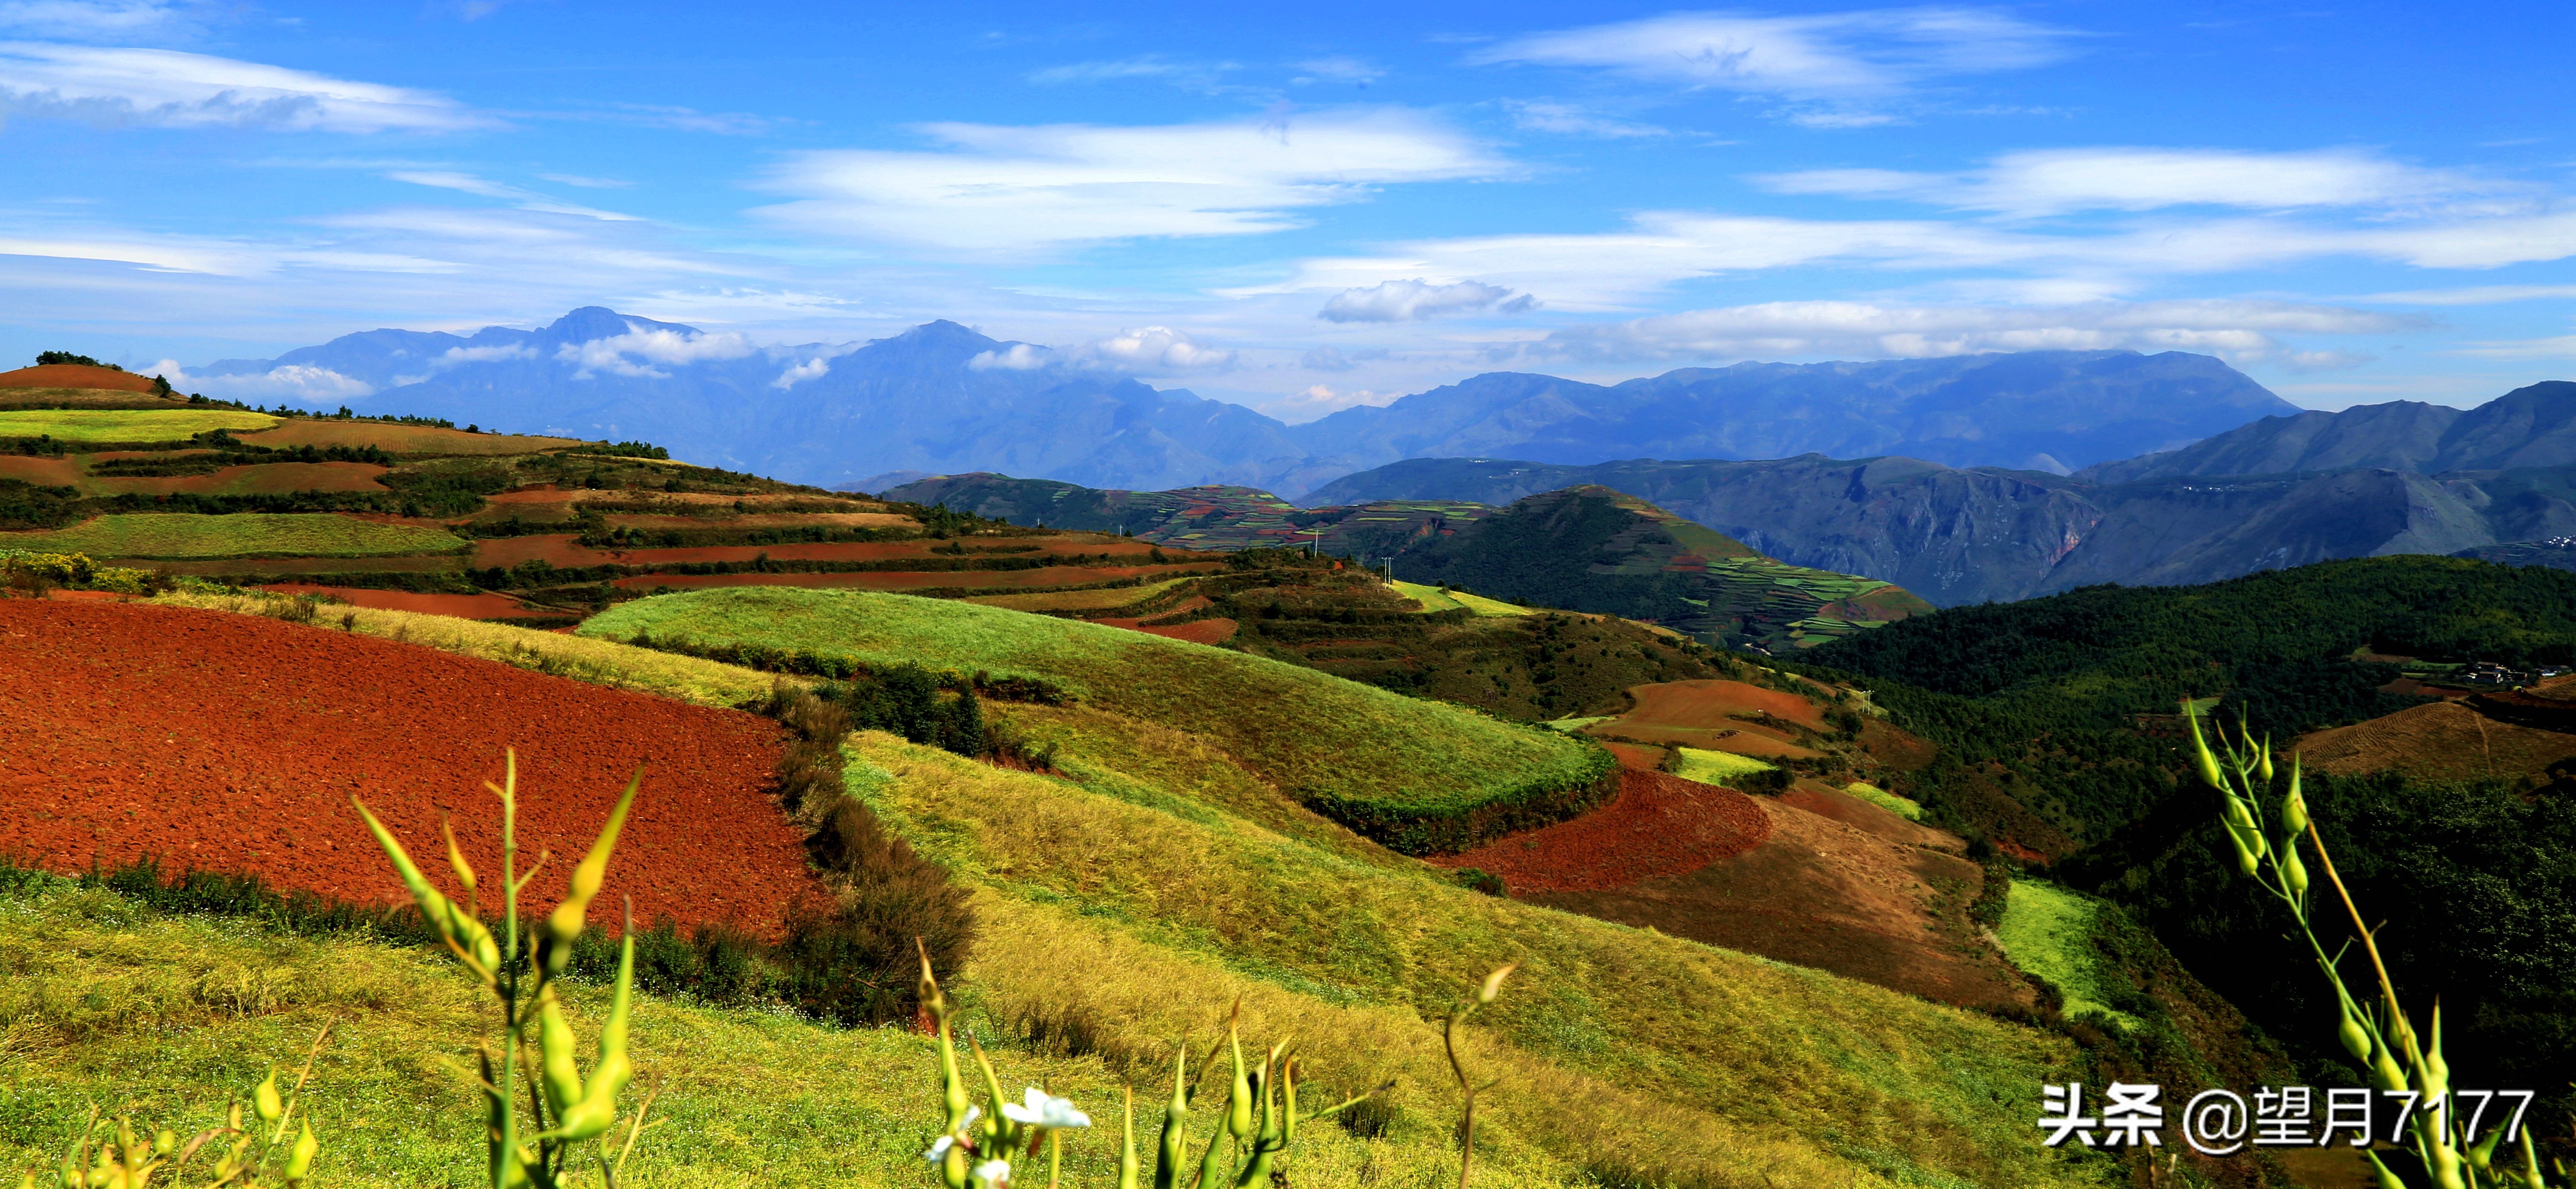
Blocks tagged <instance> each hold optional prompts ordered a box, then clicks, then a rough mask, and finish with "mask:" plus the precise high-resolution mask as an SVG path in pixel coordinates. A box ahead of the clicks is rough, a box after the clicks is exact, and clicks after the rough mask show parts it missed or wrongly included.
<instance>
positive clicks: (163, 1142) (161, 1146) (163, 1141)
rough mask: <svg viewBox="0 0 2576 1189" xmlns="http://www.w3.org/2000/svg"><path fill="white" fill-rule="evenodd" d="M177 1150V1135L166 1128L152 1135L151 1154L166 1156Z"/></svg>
mask: <svg viewBox="0 0 2576 1189" xmlns="http://www.w3.org/2000/svg"><path fill="white" fill-rule="evenodd" d="M178 1148H179V1133H178V1132H176V1131H172V1130H170V1129H169V1128H167V1127H164V1128H162V1129H161V1130H159V1131H156V1132H153V1133H152V1154H153V1155H155V1156H167V1155H169V1154H170V1153H172V1152H175V1151H177V1150H178Z"/></svg>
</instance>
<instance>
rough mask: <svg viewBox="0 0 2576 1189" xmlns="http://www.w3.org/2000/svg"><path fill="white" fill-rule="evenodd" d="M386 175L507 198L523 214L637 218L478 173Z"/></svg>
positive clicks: (402, 172) (446, 171)
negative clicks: (532, 212)
mask: <svg viewBox="0 0 2576 1189" xmlns="http://www.w3.org/2000/svg"><path fill="white" fill-rule="evenodd" d="M385 176H386V177H389V178H392V179H393V180H395V181H397V182H409V183H411V184H412V185H415V186H429V187H433V188H435V189H440V190H455V191H458V192H460V193H465V194H479V195H481V196H483V197H485V198H500V199H505V200H507V201H509V202H510V203H512V204H514V205H516V206H517V207H518V208H519V209H520V210H523V211H542V212H544V213H547V214H554V215H579V216H581V217H583V218H586V219H608V220H611V221H616V222H626V221H631V220H633V219H634V218H635V216H633V215H621V214H618V213H617V212H615V211H603V210H599V209H597V208H595V207H587V206H576V205H574V204H572V203H568V202H558V201H556V200H554V199H552V198H548V197H546V196H545V195H543V194H538V193H534V192H532V191H528V190H522V189H520V188H518V187H517V186H510V185H504V184H502V183H500V182H495V181H491V180H489V179H487V178H483V177H479V176H477V175H474V174H470V173H462V172H459V171H456V170H451V169H397V170H394V171H392V172H390V173H387V174H386V175H385Z"/></svg>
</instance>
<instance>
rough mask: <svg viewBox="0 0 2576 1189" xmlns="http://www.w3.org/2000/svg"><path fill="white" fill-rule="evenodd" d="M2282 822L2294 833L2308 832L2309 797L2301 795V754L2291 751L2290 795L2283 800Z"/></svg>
mask: <svg viewBox="0 0 2576 1189" xmlns="http://www.w3.org/2000/svg"><path fill="white" fill-rule="evenodd" d="M2281 824H2282V825H2284V826H2287V827H2289V829H2290V832H2291V833H2293V834H2305V833H2307V832H2308V799H2307V798H2306V797H2302V796H2300V795H2299V755H2298V753H2297V752H2292V753H2290V795H2289V796H2287V797H2285V798H2283V799H2282V801H2281Z"/></svg>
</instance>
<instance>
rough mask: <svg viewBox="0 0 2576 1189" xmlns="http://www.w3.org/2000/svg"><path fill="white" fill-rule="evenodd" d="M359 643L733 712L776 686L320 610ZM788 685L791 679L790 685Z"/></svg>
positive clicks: (609, 648) (389, 617)
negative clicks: (394, 645)
mask: <svg viewBox="0 0 2576 1189" xmlns="http://www.w3.org/2000/svg"><path fill="white" fill-rule="evenodd" d="M153 601H154V602H157V603H160V604H162V605H164V606H172V607H194V608H198V609H200V610H206V611H229V612H234V613H238V614H244V615H257V614H262V613H263V612H265V611H267V610H272V609H275V608H276V607H278V606H279V605H280V604H281V603H282V602H284V600H282V599H279V598H277V597H275V596H262V595H197V594H184V593H174V594H165V595H162V596H160V597H159V598H157V599H154V600H153ZM344 619H345V620H347V621H348V623H349V625H350V626H349V628H348V630H350V631H354V632H357V633H358V634H360V635H364V636H380V637H383V638H385V639H388V640H398V641H401V642H403V643H406V644H418V645H420V646H422V647H424V648H435V649H437V650H439V651H441V652H452V653H455V654H457V655H459V656H471V657H480V658H482V659H484V660H492V661H499V662H501V663H503V664H507V665H516V666H518V667H519V668H522V669H534V670H536V671H538V672H541V673H551V674H553V675H555V676H558V677H568V678H571V679H573V680H575V681H586V682H589V683H590V684H593V685H605V686H610V687H613V688H616V689H629V690H634V691H636V692H638V693H646V694H653V695H655V696H657V697H664V698H672V699H675V700H678V701H682V702H690V703H695V704H697V705H700V706H725V707H738V706H742V705H744V704H746V703H750V702H756V701H759V700H760V699H762V698H765V697H767V696H769V691H770V690H771V689H772V688H773V687H774V686H775V685H776V683H777V682H778V681H780V680H781V679H780V678H778V677H775V676H773V675H771V674H768V673H759V672H754V671H753V670H750V669H744V668H738V667H736V666H733V665H726V664H718V663H717V662H715V661H707V660H699V659H697V658H696V657H686V656H674V655H672V654H670V653H667V652H655V651H653V650H651V649H648V648H636V647H633V646H631V645H626V644H619V643H616V642H614V641H609V640H586V639H583V638H581V637H579V636H565V635H558V634H556V633H554V632H545V631H538V630H536V629H534V628H520V627H511V626H508V625H506V624H498V623H482V622H479V621H476V620H471V619H454V618H450V617H448V616H445V615H423V614H419V613H416V612H411V611H378V610H375V609H372V608H367V607H326V608H323V610H322V613H321V617H320V621H321V622H323V623H325V624H327V625H329V626H330V627H332V628H338V627H339V625H340V623H341V621H342V620H344ZM789 680H793V679H789Z"/></svg>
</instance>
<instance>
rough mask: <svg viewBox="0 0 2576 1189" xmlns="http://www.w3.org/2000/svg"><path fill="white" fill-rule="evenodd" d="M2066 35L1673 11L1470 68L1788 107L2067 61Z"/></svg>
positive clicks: (2010, 23) (1568, 34)
mask: <svg viewBox="0 0 2576 1189" xmlns="http://www.w3.org/2000/svg"><path fill="white" fill-rule="evenodd" d="M2070 36H2071V35H2070V34H2069V33H2067V32H2066V31H2064V30H2059V29H2053V28H2049V27H2047V26H2043V25H2037V24H2033V23H2031V22H2028V21H2025V20H2022V19H2021V18H2019V17H2016V16H2013V15H2011V14H2009V13H2006V12H2004V11H2001V10H1998V9H1982V8H1895V9H1879V10H1875V11H1868V12H1847V13H1827V14H1819V15H1815V16H1789V17H1770V16H1749V15H1744V14H1740V13H1714V12H1712V13H1673V14H1670V15H1666V16H1657V17H1647V18H1645V19H1642V20H1634V21H1621V22H1617V23H1615V24H1607V25H1591V26H1587V27H1584V28H1579V29H1566V30H1561V31H1558V32H1552V33H1540V34H1535V35H1532V36H1528V37H1521V38H1515V39H1513V40H1510V41H1506V42H1503V43H1501V44H1499V45H1494V46H1488V47H1485V48H1482V49H1478V50H1476V51H1473V52H1471V53H1470V54H1468V55H1467V61H1469V62H1470V63H1474V64H1483V65H1496V64H1508V65H1534V66H1570V67H1590V68H1597V69H1604V70H1612V71H1617V72H1619V73H1622V74H1627V75H1631V76H1634V77H1638V78H1642V79H1648V80H1652V81H1656V82H1664V83H1676V84H1680V85H1682V86H1686V87H1713V88H1719V89H1724V90H1731V91H1742V92H1747V93H1752V94H1761V95H1773V96H1781V97H1791V98H1818V97H1860V96H1884V95H1891V94H1895V93H1897V92H1901V91H1903V90H1906V89H1907V88H1909V87H1910V86H1912V85H1913V84H1915V83H1918V82H1921V81H1923V80H1926V79H1931V78H1937V77H1941V76H1945V75H1957V74H1972V73H1982V72H1988V71H1998V70H2013V69H2020V68H2024V67H2030V66H2039V65H2044V64H2046V63H2049V62H2054V61H2057V60H2059V59H2061V58H2064V57H2066V56H2067V54H2068V53H2069V52H2070V47H2069V39H2070Z"/></svg>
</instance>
